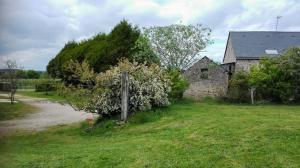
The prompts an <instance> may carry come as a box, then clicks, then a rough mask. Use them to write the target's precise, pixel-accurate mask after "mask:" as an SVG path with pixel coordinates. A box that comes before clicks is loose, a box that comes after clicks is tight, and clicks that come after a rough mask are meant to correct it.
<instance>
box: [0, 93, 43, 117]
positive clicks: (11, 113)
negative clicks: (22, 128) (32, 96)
mask: <svg viewBox="0 0 300 168" xmlns="http://www.w3.org/2000/svg"><path fill="white" fill-rule="evenodd" d="M0 98H1V97H0ZM36 110H37V108H36V107H34V106H31V105H29V104H25V103H23V102H20V101H19V102H17V103H14V104H10V103H1V102H0V121H2V120H9V119H14V118H20V117H24V116H25V115H26V114H28V113H32V112H35V111H36Z"/></svg>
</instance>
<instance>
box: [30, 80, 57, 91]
mask: <svg viewBox="0 0 300 168" xmlns="http://www.w3.org/2000/svg"><path fill="white" fill-rule="evenodd" d="M55 90H56V82H55V81H54V80H52V79H43V80H39V81H37V83H36V84H35V91H36V92H46V93H48V92H49V91H55Z"/></svg>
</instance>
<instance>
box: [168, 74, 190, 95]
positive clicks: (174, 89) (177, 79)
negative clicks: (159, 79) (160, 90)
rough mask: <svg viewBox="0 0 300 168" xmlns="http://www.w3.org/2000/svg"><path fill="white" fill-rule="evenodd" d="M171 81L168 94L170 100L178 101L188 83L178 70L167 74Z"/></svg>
mask: <svg viewBox="0 0 300 168" xmlns="http://www.w3.org/2000/svg"><path fill="white" fill-rule="evenodd" d="M168 75H169V78H170V80H171V92H170V94H169V96H170V98H172V99H180V98H182V96H183V92H184V91H185V90H186V89H187V88H188V87H189V83H188V81H187V80H186V79H185V78H184V76H183V75H182V74H181V72H180V70H178V69H171V70H169V72H168Z"/></svg>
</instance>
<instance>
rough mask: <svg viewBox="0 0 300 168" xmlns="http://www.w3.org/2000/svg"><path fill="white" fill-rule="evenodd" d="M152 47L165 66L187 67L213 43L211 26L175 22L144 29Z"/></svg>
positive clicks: (171, 67)
mask: <svg viewBox="0 0 300 168" xmlns="http://www.w3.org/2000/svg"><path fill="white" fill-rule="evenodd" d="M144 33H145V35H146V36H147V37H148V38H149V39H150V41H151V47H152V48H153V50H154V51H155V54H156V55H158V56H159V58H160V62H161V64H162V65H163V66H165V67H167V68H170V69H173V68H175V69H180V70H183V69H186V68H188V67H190V66H191V65H192V64H194V63H195V62H196V61H198V60H199V53H200V52H202V51H203V50H204V48H205V47H206V46H207V45H209V44H211V43H212V41H211V40H210V33H211V30H210V29H209V28H205V27H202V25H200V24H198V25H187V26H186V25H182V24H173V25H170V26H162V27H160V26H159V27H156V26H154V27H150V28H147V29H144Z"/></svg>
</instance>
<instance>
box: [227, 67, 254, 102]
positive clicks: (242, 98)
mask: <svg viewBox="0 0 300 168" xmlns="http://www.w3.org/2000/svg"><path fill="white" fill-rule="evenodd" d="M249 88H250V85H249V74H248V73H247V72H245V71H239V72H236V73H235V74H234V75H233V76H232V78H231V79H230V81H229V88H228V93H227V98H228V99H229V100H230V101H233V102H239V103H242V102H248V101H249V97H250V95H249Z"/></svg>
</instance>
